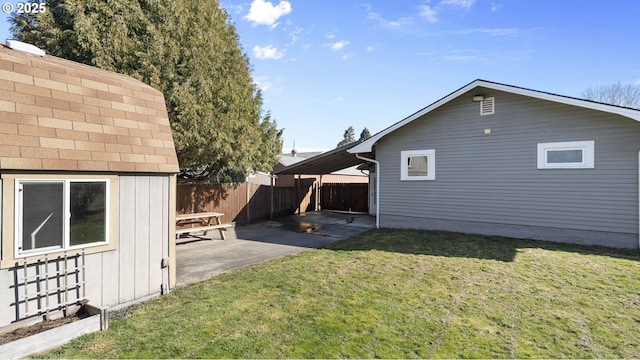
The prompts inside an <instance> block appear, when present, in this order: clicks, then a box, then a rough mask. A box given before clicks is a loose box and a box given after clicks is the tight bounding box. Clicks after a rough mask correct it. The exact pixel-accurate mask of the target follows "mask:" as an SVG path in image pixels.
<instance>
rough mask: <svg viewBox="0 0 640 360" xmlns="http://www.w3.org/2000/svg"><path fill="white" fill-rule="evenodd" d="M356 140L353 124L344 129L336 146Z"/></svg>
mask: <svg viewBox="0 0 640 360" xmlns="http://www.w3.org/2000/svg"><path fill="white" fill-rule="evenodd" d="M354 141H356V131H355V130H353V126H349V127H348V128H347V130H345V131H344V135H343V139H342V141H340V142H339V143H338V146H337V147H340V146H343V145H347V144H350V143H352V142H354Z"/></svg>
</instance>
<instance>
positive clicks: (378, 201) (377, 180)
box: [356, 153, 380, 229]
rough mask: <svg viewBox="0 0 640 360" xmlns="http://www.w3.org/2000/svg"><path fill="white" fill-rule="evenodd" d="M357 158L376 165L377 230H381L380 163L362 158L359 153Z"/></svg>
mask: <svg viewBox="0 0 640 360" xmlns="http://www.w3.org/2000/svg"><path fill="white" fill-rule="evenodd" d="M356 158H358V159H360V160H364V161H368V162H372V163H374V164H376V229H380V162H379V161H377V160H373V159H368V158H366V157H362V156H360V154H358V153H356Z"/></svg>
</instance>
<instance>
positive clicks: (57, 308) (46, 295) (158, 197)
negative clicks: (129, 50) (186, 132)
mask: <svg viewBox="0 0 640 360" xmlns="http://www.w3.org/2000/svg"><path fill="white" fill-rule="evenodd" d="M7 44H8V46H7V47H2V46H0V189H1V191H0V196H1V198H2V212H1V215H0V223H1V229H2V232H1V244H2V245H1V248H2V256H1V259H0V287H1V288H2V291H0V327H5V326H9V325H11V324H14V325H15V324H21V323H26V322H33V321H36V320H41V319H42V318H43V317H53V316H55V315H57V314H59V313H60V312H61V310H62V311H64V310H66V309H68V307H69V306H73V305H75V304H77V303H78V302H84V301H88V302H89V304H91V305H93V306H95V307H99V308H110V307H114V306H121V305H123V304H127V303H131V302H133V301H138V300H141V299H144V298H147V297H150V296H154V295H156V294H159V293H161V292H166V291H167V290H168V288H170V287H173V286H174V284H175V248H174V246H175V242H174V239H175V235H174V234H175V184H176V173H177V172H178V170H179V169H178V161H177V157H176V153H175V149H174V143H173V139H172V135H171V128H170V126H169V120H168V115H167V110H166V108H165V102H164V97H163V95H162V93H161V92H159V91H157V90H155V89H153V88H151V87H149V86H147V85H145V84H143V83H141V82H139V81H137V80H135V79H132V78H130V77H127V76H123V75H119V74H115V73H112V72H109V71H105V70H101V69H97V68H94V67H91V66H87V65H82V64H78V63H74V62H71V61H67V60H63V59H60V58H56V57H54V56H50V55H44V56H42V53H40V54H39V55H38V51H31V50H30V49H29V48H28V47H27V49H26V52H23V51H17V50H15V49H14V48H16V49H18V48H19V47H18V46H21V45H23V44H21V43H17V42H16V43H11V42H10V41H7ZM9 47H12V48H9ZM35 50H38V49H37V48H36V49H35Z"/></svg>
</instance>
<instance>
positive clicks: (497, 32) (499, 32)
mask: <svg viewBox="0 0 640 360" xmlns="http://www.w3.org/2000/svg"><path fill="white" fill-rule="evenodd" d="M473 33H480V34H485V35H489V36H511V35H518V34H520V33H522V30H521V29H519V28H505V29H500V28H497V29H468V30H461V31H457V32H456V34H462V35H466V34H473Z"/></svg>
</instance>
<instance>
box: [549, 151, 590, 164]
mask: <svg viewBox="0 0 640 360" xmlns="http://www.w3.org/2000/svg"><path fill="white" fill-rule="evenodd" d="M547 163H548V164H566V163H582V150H549V151H547Z"/></svg>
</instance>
